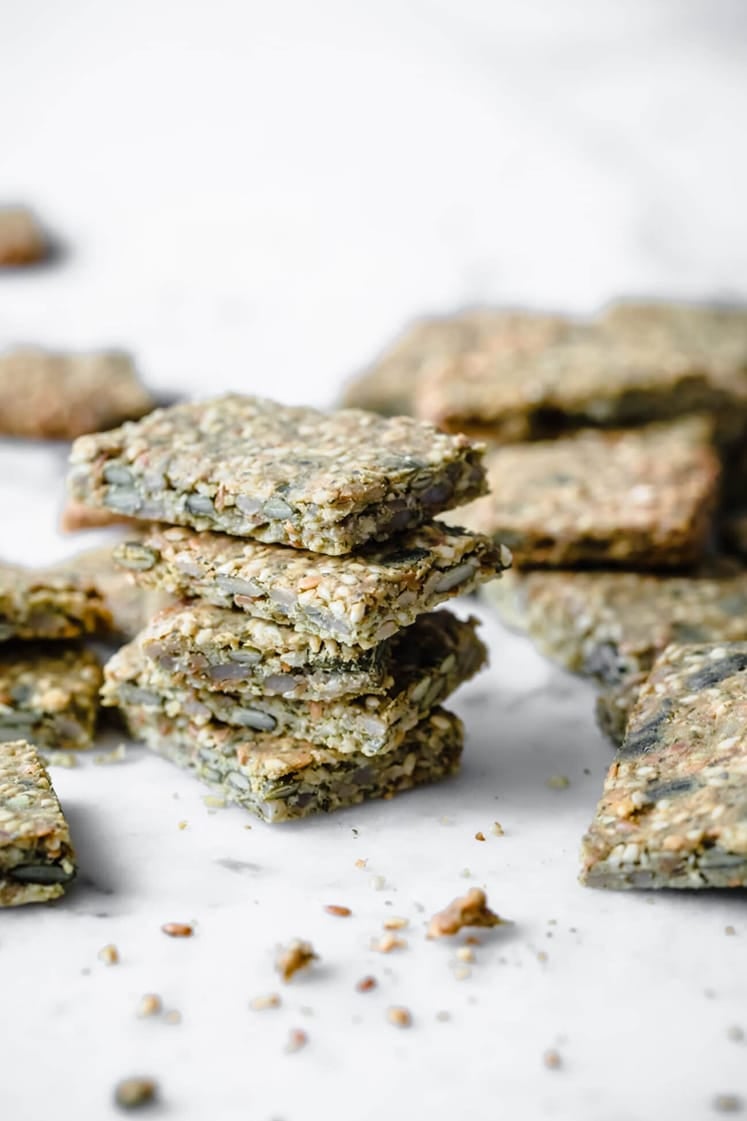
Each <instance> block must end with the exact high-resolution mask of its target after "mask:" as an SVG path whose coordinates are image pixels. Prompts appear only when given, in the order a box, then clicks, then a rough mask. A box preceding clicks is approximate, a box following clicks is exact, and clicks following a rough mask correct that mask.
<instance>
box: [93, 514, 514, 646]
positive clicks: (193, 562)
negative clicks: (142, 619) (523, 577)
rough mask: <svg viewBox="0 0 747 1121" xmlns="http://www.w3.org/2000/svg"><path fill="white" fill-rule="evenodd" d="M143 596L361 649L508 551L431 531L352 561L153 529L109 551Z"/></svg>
mask: <svg viewBox="0 0 747 1121" xmlns="http://www.w3.org/2000/svg"><path fill="white" fill-rule="evenodd" d="M114 558H115V560H116V561H117V562H118V563H119V564H120V565H122V566H123V567H124V568H126V569H128V570H130V571H131V572H132V573H133V575H134V577H135V579H136V580H137V581H138V583H140V584H142V585H143V587H145V588H153V589H162V590H165V591H168V592H171V593H172V594H174V595H177V596H181V597H193V596H199V597H201V598H203V599H206V600H207V601H208V602H210V603H212V604H216V605H218V606H220V607H238V608H241V609H243V610H244V611H248V612H250V613H251V614H252V615H255V616H259V617H261V618H263V619H269V620H272V621H274V622H276V623H287V624H289V625H291V626H293V627H294V628H295V629H296V630H297V631H299V632H302V633H304V634H311V635H318V636H319V637H320V638H331V639H337V640H338V641H340V642H343V643H346V644H348V645H355V646H361V647H363V648H368V647H371V646H375V645H376V644H377V643H379V642H382V641H383V640H384V639H385V638H389V637H390V636H391V635H392V634H394V633H395V632H396V631H397V630H399V629H400V628H402V627H405V626H408V625H409V624H410V623H412V622H413V620H414V619H415V618H416V617H417V616H418V615H419V614H421V613H422V612H423V611H430V610H432V609H433V608H434V607H436V606H437V605H438V604H439V603H443V602H444V601H445V600H447V599H450V598H452V597H453V596H455V595H465V594H467V593H468V592H471V591H474V589H475V588H476V587H477V585H478V584H481V583H483V582H484V581H486V580H490V579H493V578H494V577H496V576H498V575H499V574H500V572H501V571H502V570H503V569H504V568H506V567H508V565H509V563H510V554H509V553H508V550H507V549H502V548H501V547H500V546H499V545H494V544H493V542H492V541H491V540H490V539H489V538H487V537H484V536H481V535H478V534H472V533H469V532H467V531H466V530H462V529H459V528H456V527H453V526H447V525H444V524H443V523H441V522H431V523H430V524H426V525H423V526H419V527H418V528H417V529H413V530H409V531H408V532H407V533H403V534H398V535H397V537H395V538H392V539H390V540H389V541H385V542H383V543H381V544H376V545H369V546H366V547H365V548H364V549H361V550H360V551H359V552H356V553H355V554H354V555H353V556H345V557H325V556H322V555H320V554H319V553H310V552H307V551H306V550H301V549H299V550H294V551H293V552H292V553H289V550H288V549H286V548H284V547H283V546H282V545H263V544H260V543H258V542H256V541H242V540H240V539H239V538H236V537H228V536H227V535H225V534H216V533H194V532H193V531H191V530H188V529H182V528H178V527H173V528H167V527H164V526H153V527H151V528H150V529H149V530H148V531H147V532H146V534H145V536H144V537H143V539H142V540H139V541H133V542H125V543H122V544H120V545H118V546H117V547H116V548H115V550H114Z"/></svg>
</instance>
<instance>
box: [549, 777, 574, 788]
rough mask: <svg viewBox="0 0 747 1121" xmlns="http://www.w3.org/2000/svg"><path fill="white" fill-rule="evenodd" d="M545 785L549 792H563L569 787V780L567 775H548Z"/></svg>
mask: <svg viewBox="0 0 747 1121" xmlns="http://www.w3.org/2000/svg"><path fill="white" fill-rule="evenodd" d="M547 785H548V786H549V787H550V789H551V790H565V789H566V787H568V786H570V785H571V780H570V779H569V778H568V776H567V775H550V777H549V779H548V780H547Z"/></svg>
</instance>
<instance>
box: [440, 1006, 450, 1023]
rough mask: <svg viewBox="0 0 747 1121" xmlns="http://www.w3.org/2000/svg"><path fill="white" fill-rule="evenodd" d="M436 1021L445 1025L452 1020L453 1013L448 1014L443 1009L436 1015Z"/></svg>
mask: <svg viewBox="0 0 747 1121" xmlns="http://www.w3.org/2000/svg"><path fill="white" fill-rule="evenodd" d="M436 1019H437V1020H438V1022H439V1023H440V1024H445V1023H447V1022H448V1021H449V1020H450V1019H451V1012H447V1011H446V1009H445V1008H443V1009H442V1010H441V1011H440V1012H437V1013H436Z"/></svg>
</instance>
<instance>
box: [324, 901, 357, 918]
mask: <svg viewBox="0 0 747 1121" xmlns="http://www.w3.org/2000/svg"><path fill="white" fill-rule="evenodd" d="M324 910H325V911H326V912H327V914H328V915H337V916H338V918H341V919H346V918H348V916H349V915H352V913H353V912H352V911H351V910H350V908H349V907H341V906H340V905H339V904H338V903H328V904H327V905H326V907H325V908H324Z"/></svg>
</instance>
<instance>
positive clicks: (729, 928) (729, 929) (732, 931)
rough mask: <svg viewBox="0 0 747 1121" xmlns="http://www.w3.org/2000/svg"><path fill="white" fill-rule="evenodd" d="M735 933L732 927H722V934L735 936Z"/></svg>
mask: <svg viewBox="0 0 747 1121" xmlns="http://www.w3.org/2000/svg"><path fill="white" fill-rule="evenodd" d="M736 933H737V932H736V930H735V929H734V927H733V926H725V927H724V934H736Z"/></svg>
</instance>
